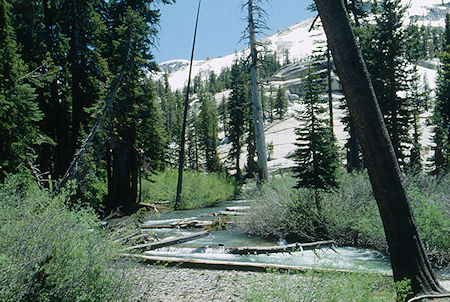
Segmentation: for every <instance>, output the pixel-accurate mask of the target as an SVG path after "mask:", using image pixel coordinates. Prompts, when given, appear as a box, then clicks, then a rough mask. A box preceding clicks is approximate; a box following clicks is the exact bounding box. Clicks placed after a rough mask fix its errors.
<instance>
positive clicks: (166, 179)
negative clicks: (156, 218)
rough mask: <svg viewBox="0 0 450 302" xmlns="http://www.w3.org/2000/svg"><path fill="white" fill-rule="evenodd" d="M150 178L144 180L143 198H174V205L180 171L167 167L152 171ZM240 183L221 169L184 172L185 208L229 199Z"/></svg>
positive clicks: (151, 199)
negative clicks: (208, 171) (162, 169)
mask: <svg viewBox="0 0 450 302" xmlns="http://www.w3.org/2000/svg"><path fill="white" fill-rule="evenodd" d="M150 178H151V180H152V181H154V182H150V181H148V180H144V181H143V190H142V199H143V201H145V202H152V201H170V205H171V206H173V205H174V201H175V196H176V190H177V179H178V172H177V171H176V170H166V171H164V172H161V173H159V174H157V175H152V176H151V177H150ZM235 192H236V185H235V182H234V180H233V179H232V178H230V177H226V176H225V175H223V174H218V173H208V174H205V173H199V172H195V171H185V172H184V173H183V190H182V194H181V199H182V204H181V207H180V208H182V209H195V208H203V207H208V206H212V205H215V204H217V203H219V202H222V201H225V200H229V199H230V198H232V197H233V196H234V195H235Z"/></svg>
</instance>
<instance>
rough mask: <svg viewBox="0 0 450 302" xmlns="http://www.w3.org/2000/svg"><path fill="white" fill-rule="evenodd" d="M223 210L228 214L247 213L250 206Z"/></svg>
mask: <svg viewBox="0 0 450 302" xmlns="http://www.w3.org/2000/svg"><path fill="white" fill-rule="evenodd" d="M225 210H226V211H230V212H248V211H250V206H234V207H226V208H225Z"/></svg>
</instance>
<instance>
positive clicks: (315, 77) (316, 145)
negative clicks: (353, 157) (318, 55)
mask: <svg viewBox="0 0 450 302" xmlns="http://www.w3.org/2000/svg"><path fill="white" fill-rule="evenodd" d="M301 88H302V91H303V92H304V95H303V97H302V103H303V105H304V106H305V107H304V109H303V110H302V111H301V112H299V115H298V117H297V119H298V120H299V121H300V123H301V124H300V126H299V127H298V128H296V129H295V134H296V135H297V143H296V146H297V149H296V152H295V161H296V163H297V165H296V167H295V168H294V173H295V177H296V178H297V179H298V181H297V185H296V188H301V187H306V188H311V189H313V190H314V192H315V202H316V207H317V209H318V211H319V212H320V211H321V204H320V193H321V192H322V191H330V190H331V189H333V188H336V187H337V186H338V182H337V177H336V171H337V168H338V167H339V159H338V149H337V146H336V139H335V138H334V135H333V133H332V132H331V129H330V127H329V122H328V119H327V118H326V117H324V115H325V113H326V112H327V100H326V99H324V98H323V95H324V93H325V92H326V89H327V88H326V84H325V82H324V81H323V79H321V77H320V75H319V74H318V70H317V69H314V68H313V66H312V64H311V63H310V64H309V66H308V69H307V70H306V74H305V75H304V77H303V78H302V82H301Z"/></svg>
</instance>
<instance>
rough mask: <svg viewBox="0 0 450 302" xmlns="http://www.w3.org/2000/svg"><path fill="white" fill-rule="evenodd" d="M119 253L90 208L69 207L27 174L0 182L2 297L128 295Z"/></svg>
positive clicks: (59, 298)
mask: <svg viewBox="0 0 450 302" xmlns="http://www.w3.org/2000/svg"><path fill="white" fill-rule="evenodd" d="M117 254H118V246H115V245H114V244H113V243H112V240H110V239H108V236H107V235H106V234H105V231H104V230H103V229H101V228H100V226H99V223H98V220H97V219H96V216H95V215H94V214H93V213H92V211H90V210H86V209H79V210H72V211H69V210H68V209H67V208H66V207H65V206H64V200H63V196H59V197H56V198H52V197H51V196H50V195H49V194H48V193H47V192H45V191H42V190H40V189H39V188H38V187H37V186H36V185H35V184H33V183H31V182H30V181H28V179H27V177H25V176H23V175H16V176H10V177H8V178H7V179H6V181H5V183H4V184H2V185H0V300H1V301H121V300H124V301H126V300H127V299H126V297H125V288H126V286H127V285H128V284H127V283H126V281H125V279H124V280H120V278H121V276H119V273H118V272H117V271H114V270H112V269H111V265H112V262H113V260H114V259H116V256H117Z"/></svg>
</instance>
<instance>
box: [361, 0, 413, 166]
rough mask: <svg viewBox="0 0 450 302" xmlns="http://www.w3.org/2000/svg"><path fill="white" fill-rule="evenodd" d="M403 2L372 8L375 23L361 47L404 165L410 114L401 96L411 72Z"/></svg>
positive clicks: (382, 3)
mask: <svg viewBox="0 0 450 302" xmlns="http://www.w3.org/2000/svg"><path fill="white" fill-rule="evenodd" d="M400 2H401V0H381V1H379V2H377V3H376V5H374V6H373V12H374V14H375V24H374V25H367V27H366V35H364V36H363V37H362V44H361V46H362V48H363V53H364V54H365V59H366V63H367V68H368V70H369V73H370V75H371V77H372V83H373V87H374V90H375V93H376V96H377V100H378V103H379V106H380V109H381V113H382V114H383V117H384V119H385V122H386V128H387V130H388V133H389V136H390V137H391V140H392V145H393V147H394V151H395V154H396V156H397V158H398V160H399V163H400V164H401V165H404V164H405V157H406V154H405V149H406V147H407V145H408V144H409V143H410V142H411V137H410V135H409V130H410V124H411V123H410V121H411V114H410V111H409V110H408V105H409V104H408V99H407V98H405V97H403V96H401V95H400V94H399V92H400V91H406V90H407V89H408V87H407V85H406V84H407V81H408V71H407V67H406V63H407V62H406V60H405V56H406V54H405V45H404V43H403V42H402V41H404V39H405V34H404V29H403V27H402V25H403V17H404V14H405V10H406V8H405V7H404V6H403V5H401V3H400Z"/></svg>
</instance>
